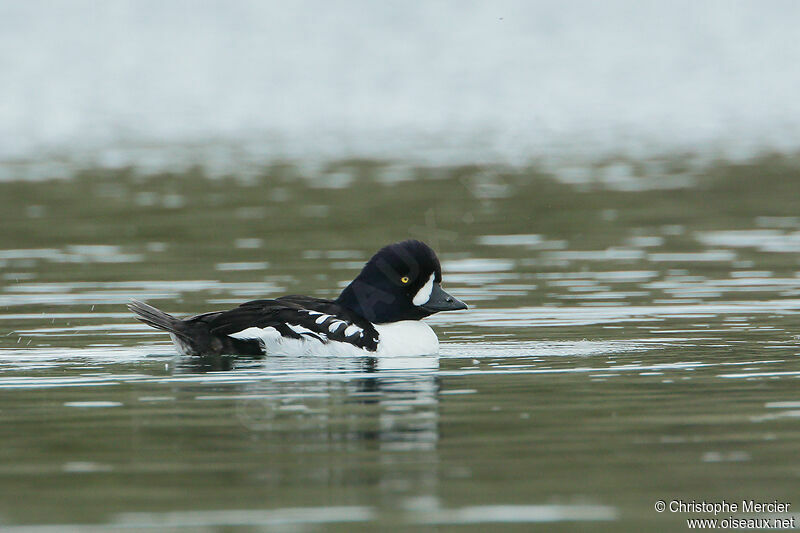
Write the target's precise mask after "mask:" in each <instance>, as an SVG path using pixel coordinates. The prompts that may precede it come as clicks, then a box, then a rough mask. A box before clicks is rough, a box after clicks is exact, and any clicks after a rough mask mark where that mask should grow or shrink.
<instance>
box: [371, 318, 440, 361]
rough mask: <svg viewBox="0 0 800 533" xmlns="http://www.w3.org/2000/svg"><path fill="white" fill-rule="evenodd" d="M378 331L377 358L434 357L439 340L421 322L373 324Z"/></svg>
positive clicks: (406, 321) (437, 351)
mask: <svg viewBox="0 0 800 533" xmlns="http://www.w3.org/2000/svg"><path fill="white" fill-rule="evenodd" d="M375 329H377V330H378V335H379V336H378V351H377V354H376V355H378V356H384V357H391V356H412V355H436V354H438V353H439V339H438V338H437V337H436V333H434V332H433V330H432V329H431V327H430V326H429V325H428V324H426V323H425V322H422V321H421V320H401V321H400V322H390V323H387V324H375Z"/></svg>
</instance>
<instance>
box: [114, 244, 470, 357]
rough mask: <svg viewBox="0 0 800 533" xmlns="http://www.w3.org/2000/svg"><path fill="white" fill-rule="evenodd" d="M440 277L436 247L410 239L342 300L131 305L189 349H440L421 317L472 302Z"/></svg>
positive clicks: (367, 269) (382, 255)
mask: <svg viewBox="0 0 800 533" xmlns="http://www.w3.org/2000/svg"><path fill="white" fill-rule="evenodd" d="M441 282H442V268H441V266H440V264H439V259H438V258H437V257H436V254H435V253H434V252H433V250H432V249H431V248H430V247H429V246H428V245H427V244H425V243H423V242H420V241H415V240H409V241H403V242H399V243H396V244H391V245H389V246H386V247H384V248H382V249H381V250H379V251H378V253H376V254H375V255H374V256H373V257H372V259H370V260H369V261H368V262H367V264H366V265H364V268H363V269H362V270H361V273H360V274H359V275H358V276H357V277H356V279H354V280H353V281H352V282H350V284H349V285H348V286H347V287H346V288H345V289H344V290H343V291H342V293H341V294H340V295H339V297H338V298H336V299H335V300H325V299H323V298H313V297H311V296H282V297H280V298H275V299H274V300H254V301H252V302H246V303H243V304H242V305H240V306H239V307H236V308H234V309H231V310H229V311H213V312H211V313H204V314H202V315H197V316H193V317H189V318H185V319H180V318H176V317H174V316H172V315H169V314H167V313H164V312H163V311H160V310H159V309H156V308H155V307H152V306H150V305H147V304H145V303H143V302H139V301H137V300H133V301H132V302H131V303H130V304H128V308H129V309H130V310H131V311H133V312H134V313H135V314H136V318H138V319H139V320H141V321H142V322H144V323H145V324H148V325H150V326H152V327H154V328H156V329H160V330H164V331H167V332H169V334H170V336H171V337H172V341H173V342H174V343H175V346H176V347H177V349H178V351H179V352H180V353H182V354H183V355H222V354H226V355H261V354H267V355H301V354H305V355H315V354H319V355H376V356H412V355H433V354H436V353H438V352H439V340H438V339H437V338H436V334H435V333H434V332H433V330H432V329H431V328H430V327H429V326H428V325H427V324H425V323H424V322H422V320H421V319H423V318H425V317H427V316H430V315H432V314H433V313H438V312H439V311H456V310H459V309H466V308H467V305H466V304H465V303H464V302H462V301H461V300H459V299H457V298H454V297H453V296H451V295H449V294H448V293H446V292H445V291H444V290H443V289H442V287H441Z"/></svg>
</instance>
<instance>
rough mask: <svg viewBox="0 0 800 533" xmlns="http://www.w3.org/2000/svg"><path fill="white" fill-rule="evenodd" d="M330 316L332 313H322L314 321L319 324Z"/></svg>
mask: <svg viewBox="0 0 800 533" xmlns="http://www.w3.org/2000/svg"><path fill="white" fill-rule="evenodd" d="M330 317H331V315H320V316H319V317H318V318H317V319H316V320H315V321H314V322H316V323H317V324H322V323H323V322H325V321H326V320H328V319H329V318H330Z"/></svg>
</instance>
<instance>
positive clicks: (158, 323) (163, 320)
mask: <svg viewBox="0 0 800 533" xmlns="http://www.w3.org/2000/svg"><path fill="white" fill-rule="evenodd" d="M128 309H130V310H131V312H133V314H135V315H136V318H137V319H139V320H141V321H142V322H144V323H145V324H147V325H148V326H150V327H154V328H156V329H161V330H164V331H168V332H170V333H175V334H176V335H180V336H183V332H182V331H181V328H180V324H181V323H182V322H183V321H182V320H181V319H179V318H175V317H174V316H172V315H170V314H168V313H165V312H164V311H161V310H160V309H156V308H155V307H153V306H152V305H147V304H146V303H144V302H140V301H139V300H131V303H129V304H128Z"/></svg>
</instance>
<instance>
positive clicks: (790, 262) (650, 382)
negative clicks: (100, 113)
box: [0, 157, 800, 531]
mask: <svg viewBox="0 0 800 533" xmlns="http://www.w3.org/2000/svg"><path fill="white" fill-rule="evenodd" d="M659 168H662V169H666V172H667V174H668V175H671V176H683V178H682V181H680V182H676V181H674V180H672V181H670V180H667V181H666V182H665V181H662V178H663V177H664V174H658V173H657V174H652V173H649V172H648V171H646V170H641V169H639V170H637V171H636V173H635V174H634V175H632V176H629V180H628V182H626V184H624V186H620V185H619V182H613V181H612V182H609V181H608V180H605V179H604V178H603V176H604V175H603V174H602V173H598V174H597V175H589V176H588V178H587V179H586V180H583V181H581V182H580V183H577V182H576V183H564V180H563V179H561V178H559V177H557V176H551V175H548V174H547V172H546V171H545V170H544V169H542V168H539V167H529V168H507V167H479V166H466V167H439V168H408V169H406V170H404V171H403V173H401V174H397V172H396V168H395V167H394V166H393V164H391V163H386V162H380V161H342V162H337V163H335V164H334V163H332V164H331V165H330V166H328V167H325V168H322V169H316V170H314V171H310V170H308V169H306V168H304V167H302V166H297V165H290V164H275V165H273V166H271V167H267V168H264V169H262V170H261V171H259V173H257V174H256V175H248V177H247V178H243V177H241V176H235V175H233V176H229V177H224V178H211V177H207V176H205V175H204V173H203V172H202V171H201V170H193V171H189V172H186V173H179V174H159V175H146V174H142V173H139V172H137V171H135V170H133V169H129V170H122V171H107V170H97V171H91V172H89V171H87V172H84V173H82V174H80V175H76V176H73V177H72V178H70V179H69V180H66V181H46V182H41V183H31V182H27V183H25V182H9V183H1V184H0V213H2V215H0V217H2V218H0V221H2V229H3V231H2V232H1V233H0V432H2V436H3V439H2V441H3V446H2V448H1V449H0V455H1V456H2V461H0V494H1V497H0V524H2V526H3V529H4V530H7V531H29V530H30V529H26V528H28V527H33V526H40V527H38V528H36V529H33V530H35V531H48V530H49V529H48V528H49V527H52V529H53V530H59V531H62V530H69V528H72V529H73V530H80V531H83V530H92V529H91V528H93V529H95V530H98V531H105V530H110V529H118V528H125V529H126V530H139V529H142V530H159V531H168V530H186V529H187V528H189V529H196V530H208V531H221V530H225V531H261V530H269V531H272V530H280V531H283V530H291V531H317V530H325V531H366V530H375V529H377V528H380V529H381V530H398V531H399V530H409V529H411V528H413V527H420V526H425V527H429V528H438V529H437V530H439V531H449V530H456V529H458V530H461V529H462V528H467V529H468V530H474V531H484V530H486V529H487V528H488V527H492V528H496V527H502V528H504V529H508V530H519V531H529V530H531V529H532V528H534V527H537V526H538V527H541V528H542V529H546V530H549V531H574V530H576V529H581V530H592V531H642V530H654V529H658V530H675V531H682V530H684V529H685V523H684V519H685V518H689V517H690V516H686V515H676V514H670V513H664V514H658V513H656V512H655V511H654V510H653V505H654V503H655V502H656V501H657V500H662V499H663V500H667V501H669V500H671V499H684V500H692V499H698V500H699V499H703V500H706V501H715V500H721V499H723V498H726V499H728V500H731V499H734V500H735V499H739V500H741V499H759V500H770V501H771V500H774V499H778V500H781V501H789V502H792V503H793V504H796V505H800V501H798V502H793V501H792V498H793V497H795V496H796V494H797V489H796V487H797V482H798V477H800V462H798V459H797V452H796V451H797V449H798V445H800V430H798V427H799V426H798V422H797V421H798V416H800V414H799V413H800V396H799V395H798V392H797V383H798V382H797V379H798V377H800V364H798V362H797V361H798V360H797V354H798V348H799V346H798V341H797V332H798V329H797V314H798V313H797V309H798V307H800V276H798V260H797V251H798V249H800V245H799V244H798V243H800V237H798V236H799V235H800V217H798V216H797V213H796V210H795V207H796V202H795V198H796V191H797V187H796V183H797V179H798V178H800V174H798V170H797V169H798V166H797V164H796V161H794V160H793V159H788V158H782V157H773V158H767V157H765V158H762V159H759V160H754V161H751V162H748V163H746V164H738V165H732V164H725V163H719V164H716V165H712V166H710V167H708V168H707V169H705V170H704V171H703V172H699V173H698V172H694V173H692V172H688V171H687V170H686V169H682V168H681V167H680V165H679V164H678V163H677V162H676V161H672V162H666V161H665V162H662V165H661V167H659ZM665 183H666V184H667V185H665ZM409 237H413V238H422V239H425V240H426V241H428V242H429V243H430V244H431V245H432V246H434V248H435V249H436V250H437V251H438V252H439V254H440V257H441V259H442V262H443V268H444V272H445V274H444V280H445V286H446V287H447V289H448V290H449V291H451V292H452V293H453V294H455V295H457V296H458V297H459V298H462V299H464V300H465V301H467V302H468V303H469V304H470V305H471V308H470V310H469V311H466V312H463V313H450V314H442V315H440V316H436V317H433V318H432V319H431V320H430V322H431V324H432V326H433V327H434V329H436V330H437V332H438V333H439V337H440V339H441V341H442V350H441V355H440V356H439V357H417V358H396V359H382V360H375V359H372V358H352V359H350V358H333V357H331V358H326V357H322V358H310V357H304V358H289V357H270V358H267V359H263V360H251V359H241V360H236V359H231V358H216V359H202V360H194V359H189V358H182V357H177V356H175V355H174V352H173V350H172V348H171V346H170V345H169V343H168V340H167V339H166V338H165V336H164V335H163V334H160V333H158V332H156V331H154V330H151V329H149V328H147V327H146V326H144V325H142V324H140V323H138V322H136V321H135V320H133V319H132V317H131V316H130V315H129V314H128V313H127V311H126V310H125V307H124V304H125V302H127V301H128V299H130V298H138V299H142V300H147V301H149V302H151V303H153V304H154V305H157V306H159V307H162V308H164V309H165V310H168V311H170V312H174V313H176V314H181V313H187V314H188V313H196V312H200V311H205V310H211V309H220V308H224V307H226V306H231V305H235V304H236V303H237V302H241V301H243V300H246V299H252V298H257V297H271V296H278V295H281V294H286V293H305V294H311V295H315V296H322V297H333V296H335V295H336V294H337V292H338V291H339V290H340V289H341V287H343V286H344V284H345V283H346V282H347V281H348V280H350V279H352V277H353V276H354V275H355V274H356V273H357V271H358V269H359V268H360V265H361V264H362V263H363V261H365V260H366V259H367V258H368V257H369V255H370V254H371V253H372V252H373V251H375V250H376V249H377V248H378V247H380V246H382V245H384V244H386V243H388V242H391V241H395V240H400V239H404V238H409Z"/></svg>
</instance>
